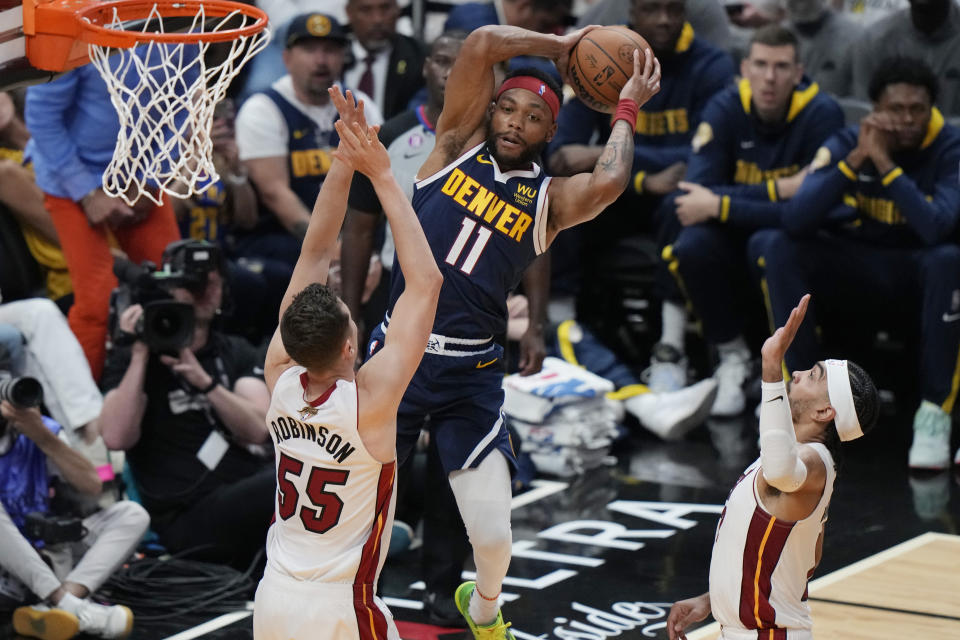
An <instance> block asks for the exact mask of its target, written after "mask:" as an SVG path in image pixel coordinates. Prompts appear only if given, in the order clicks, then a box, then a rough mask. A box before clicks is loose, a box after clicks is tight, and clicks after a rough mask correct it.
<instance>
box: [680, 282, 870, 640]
mask: <svg viewBox="0 0 960 640" xmlns="http://www.w3.org/2000/svg"><path fill="white" fill-rule="evenodd" d="M809 303H810V296H809V295H805V296H804V297H803V298H801V300H800V303H799V304H798V305H797V306H796V307H794V309H793V310H792V311H791V312H790V316H789V318H788V319H787V321H786V323H785V324H784V326H782V327H781V328H779V329H777V331H776V332H774V334H773V335H772V336H770V337H769V338H767V340H766V342H764V344H763V348H762V349H761V357H762V362H763V364H762V367H763V373H762V376H763V382H762V396H761V403H762V404H761V405H760V458H759V459H758V460H757V461H755V462H754V463H753V464H751V465H750V466H749V467H747V469H746V471H744V472H743V474H742V475H741V476H740V479H739V480H738V481H737V484H736V485H734V487H733V489H732V490H731V491H730V494H729V496H728V497H727V501H726V504H725V505H724V508H723V511H722V512H721V514H720V522H719V524H718V525H717V535H716V538H715V541H714V543H713V553H712V556H711V559H710V591H709V592H707V593H704V594H703V595H700V596H697V597H695V598H690V599H687V600H681V601H679V602H676V603H674V605H673V607H671V608H670V615H669V617H668V619H667V633H668V634H669V637H670V639H671V640H676V639H677V638H686V635H685V631H686V628H687V627H688V626H689V625H690V624H692V623H694V622H699V621H700V620H703V619H704V618H706V617H707V616H708V615H710V614H711V613H713V616H714V618H716V620H717V621H718V622H719V623H720V625H721V634H720V638H722V639H725V640H746V639H747V638H750V639H755V638H757V637H767V634H768V633H769V634H770V637H772V638H786V637H789V638H791V639H794V638H799V639H802V640H809V639H812V638H813V632H812V626H813V621H812V619H811V617H810V606H809V605H808V604H807V601H806V598H805V594H806V590H807V581H808V580H809V578H810V576H812V575H813V572H814V570H815V569H816V567H817V565H818V564H819V563H820V557H821V554H822V550H823V531H824V525H825V523H826V520H827V509H828V507H829V506H830V497H831V495H832V494H833V484H834V480H835V479H836V475H837V462H836V461H837V459H838V457H839V455H840V444H841V442H846V441H848V440H854V439H856V438H859V437H861V436H862V435H863V434H864V433H867V432H868V431H870V430H871V429H872V428H873V426H874V424H875V423H876V419H877V390H876V388H875V387H874V385H873V382H872V381H871V380H870V377H869V376H868V375H867V374H866V372H865V371H864V370H863V369H861V368H860V367H859V366H857V365H856V364H854V363H852V362H849V361H847V360H823V361H820V362H817V363H816V364H815V365H814V366H813V367H812V368H810V369H808V370H806V371H794V372H793V375H792V376H791V378H790V380H788V381H786V382H784V380H783V373H782V369H781V362H782V361H783V357H784V354H786V352H787V349H788V348H789V347H790V343H791V342H792V341H793V338H794V336H795V335H796V334H797V329H799V328H800V325H801V323H802V322H803V317H804V315H805V314H806V311H807V305H808V304H809ZM761 632H762V633H761Z"/></svg>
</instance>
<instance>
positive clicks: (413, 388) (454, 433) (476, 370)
mask: <svg viewBox="0 0 960 640" xmlns="http://www.w3.org/2000/svg"><path fill="white" fill-rule="evenodd" d="M448 340H451V339H449V338H444V337H443V336H436V335H432V334H431V338H430V343H429V344H428V346H427V351H426V353H424V355H423V360H422V361H421V362H420V367H419V368H418V369H417V372H416V373H415V374H414V376H413V379H412V380H411V381H410V385H409V386H408V387H407V391H406V393H404V395H403V400H402V401H401V402H400V407H399V409H398V410H397V463H398V465H399V464H403V462H404V461H405V460H406V459H407V457H408V456H409V455H410V453H411V452H412V451H413V448H414V446H415V445H416V443H417V440H418V439H419V437H420V431H421V430H422V429H424V428H426V429H428V431H429V434H430V437H431V438H433V439H434V440H435V441H436V443H437V450H438V451H439V452H440V460H441V462H442V463H443V469H444V471H445V472H446V473H447V474H449V473H451V472H453V471H457V470H460V469H471V468H474V467H476V466H477V465H478V464H480V462H481V461H482V460H483V459H484V458H485V457H486V456H487V455H489V454H490V453H491V452H492V451H494V450H498V449H499V450H500V451H501V452H503V455H504V456H505V457H506V459H507V460H508V462H509V463H510V469H511V473H513V471H514V470H515V469H516V465H517V458H516V455H515V453H514V451H513V444H512V442H511V440H510V435H509V433H508V432H507V427H506V424H505V423H504V419H503V413H502V412H501V408H502V407H503V386H502V385H503V369H502V358H503V347H502V346H500V345H498V344H496V343H495V342H493V341H492V340H490V341H485V342H484V344H476V345H463V344H450V343H449V342H448ZM383 341H384V327H383V325H382V324H381V325H379V326H378V327H377V328H376V329H375V330H374V331H373V333H372V334H371V336H370V344H369V347H368V349H367V358H368V359H369V358H370V357H372V356H373V355H374V354H376V353H377V351H379V350H380V349H381V348H383ZM476 342H480V341H476Z"/></svg>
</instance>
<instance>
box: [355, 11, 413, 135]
mask: <svg viewBox="0 0 960 640" xmlns="http://www.w3.org/2000/svg"><path fill="white" fill-rule="evenodd" d="M346 10H347V18H348V19H349V20H350V27H351V31H352V33H353V38H352V39H351V41H350V42H351V51H352V56H348V57H351V58H352V65H348V66H347V69H346V71H344V74H343V82H344V84H346V86H348V87H355V88H356V89H358V90H359V91H360V92H362V93H365V94H366V95H368V96H370V97H371V98H373V101H374V103H375V104H376V105H377V107H379V109H380V112H381V113H382V114H383V117H384V118H386V119H390V118H392V117H393V116H395V115H397V114H398V113H401V112H402V111H404V110H405V109H406V108H407V105H408V104H409V102H410V100H411V99H412V98H413V97H414V95H416V93H417V92H418V91H419V90H420V89H421V88H422V87H423V59H424V57H425V56H426V52H425V50H424V46H423V45H422V44H421V43H420V42H419V41H418V40H416V39H415V38H411V37H410V36H405V35H401V34H399V33H397V17H398V16H399V15H400V7H399V6H397V0H347V7H346Z"/></svg>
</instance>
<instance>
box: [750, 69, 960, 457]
mask: <svg viewBox="0 0 960 640" xmlns="http://www.w3.org/2000/svg"><path fill="white" fill-rule="evenodd" d="M937 85H938V83H937V77H936V74H935V73H934V72H933V70H932V69H931V68H930V67H929V66H928V65H927V64H925V63H924V62H923V61H921V60H918V59H911V58H898V59H889V58H888V59H885V60H883V61H881V63H880V64H879V65H878V67H877V71H876V72H875V73H874V75H873V79H872V81H871V83H870V97H871V100H872V101H873V111H872V112H871V113H870V115H868V116H867V117H866V118H864V120H863V121H862V122H861V124H860V125H859V126H852V127H849V128H847V129H844V130H843V131H841V132H840V133H838V134H837V135H835V136H833V137H832V138H830V140H828V141H827V143H826V144H825V145H824V146H823V147H822V148H821V149H820V150H819V151H818V152H817V154H816V160H815V161H814V165H813V166H814V171H813V173H811V174H810V175H809V176H807V178H806V180H804V183H803V186H802V187H801V188H800V190H799V192H798V193H797V194H796V196H794V198H793V199H792V200H791V201H790V202H789V203H788V204H787V205H786V206H785V208H784V211H783V230H770V231H766V232H764V233H762V234H757V235H756V236H755V237H754V238H752V239H751V240H750V260H751V264H754V265H758V264H759V265H762V268H761V271H762V275H763V277H765V279H766V285H767V289H768V291H769V296H770V307H771V312H772V316H773V321H774V322H776V323H781V322H783V320H784V318H786V317H787V315H788V314H789V312H790V307H791V306H792V304H793V303H792V300H795V299H796V293H797V292H798V291H803V292H807V291H810V292H813V299H814V301H815V302H814V304H815V307H814V306H811V307H810V312H809V313H811V314H812V313H813V312H814V311H817V310H820V311H823V310H828V311H829V310H836V309H839V310H841V311H842V313H843V314H844V316H843V317H845V318H854V317H855V318H857V322H858V323H863V322H868V321H869V319H870V318H873V317H877V318H883V319H884V320H889V319H891V318H892V317H896V316H897V315H898V314H897V312H896V311H897V310H896V309H893V308H891V307H893V306H903V307H905V308H907V309H908V310H909V312H910V313H911V315H912V316H913V318H916V315H917V314H918V312H919V317H920V358H919V360H920V393H921V397H922V402H921V404H920V407H919V408H918V409H917V412H916V414H915V416H914V419H913V445H912V446H911V447H910V454H909V464H910V467H911V468H915V469H945V468H947V467H949V466H950V453H951V452H950V431H951V419H950V414H951V412H952V411H953V408H954V405H955V403H956V398H957V386H958V383H957V378H956V371H957V368H958V366H960V364H958V360H960V247H958V246H957V245H956V243H955V238H956V236H955V233H956V230H957V223H958V220H960V184H958V179H957V167H958V166H960V131H958V130H957V129H956V128H955V127H952V126H950V125H949V124H945V123H944V120H943V116H942V115H941V113H940V111H939V110H937V109H936V107H934V106H933V105H934V104H935V103H936V101H937ZM801 256H802V257H801ZM760 261H762V262H760ZM891 303H892V304H891ZM810 320H816V318H815V317H811V318H809V319H808V323H807V324H805V325H803V326H801V328H800V331H799V332H798V333H797V337H796V340H794V343H793V346H792V348H791V349H790V351H789V352H788V353H787V357H786V364H787V366H788V367H790V368H791V369H795V368H798V365H800V364H802V363H813V362H814V361H816V359H817V358H818V357H819V355H818V354H819V351H820V344H819V340H818V336H817V332H816V326H817V325H816V323H815V322H810ZM910 326H914V325H913V323H911V325H910ZM955 462H957V463H960V456H958V457H957V458H955Z"/></svg>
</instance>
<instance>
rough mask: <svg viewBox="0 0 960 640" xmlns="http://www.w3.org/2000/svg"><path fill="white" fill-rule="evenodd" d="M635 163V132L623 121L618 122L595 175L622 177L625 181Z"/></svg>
mask: <svg viewBox="0 0 960 640" xmlns="http://www.w3.org/2000/svg"><path fill="white" fill-rule="evenodd" d="M632 161H633V131H631V130H630V126H629V125H628V124H627V123H626V122H624V121H623V120H617V122H616V124H615V125H614V127H613V131H611V132H610V139H609V140H607V144H606V146H604V148H603V153H602V154H601V155H600V159H599V160H597V166H596V168H595V169H594V175H597V176H599V174H603V173H606V174H610V175H611V176H612V177H621V178H622V179H623V180H624V181H626V179H627V178H628V177H629V169H630V166H631V164H632ZM618 174H619V176H618Z"/></svg>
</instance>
